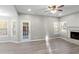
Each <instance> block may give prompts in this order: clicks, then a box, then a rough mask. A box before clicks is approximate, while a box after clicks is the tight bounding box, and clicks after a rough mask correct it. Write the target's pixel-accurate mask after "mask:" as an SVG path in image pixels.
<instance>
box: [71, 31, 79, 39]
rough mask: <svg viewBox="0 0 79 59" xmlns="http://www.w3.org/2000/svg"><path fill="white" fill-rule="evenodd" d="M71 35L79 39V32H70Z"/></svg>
mask: <svg viewBox="0 0 79 59" xmlns="http://www.w3.org/2000/svg"><path fill="white" fill-rule="evenodd" d="M70 37H71V38H72V39H76V40H79V32H73V31H72V32H70Z"/></svg>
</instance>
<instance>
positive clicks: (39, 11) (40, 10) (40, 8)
mask: <svg viewBox="0 0 79 59" xmlns="http://www.w3.org/2000/svg"><path fill="white" fill-rule="evenodd" d="M29 8H30V9H31V10H32V11H30V12H29V11H27V10H28V9H29ZM16 9H17V12H18V13H20V14H32V15H45V16H54V17H61V16H65V15H69V14H72V13H77V12H79V5H65V6H64V7H62V8H61V9H62V10H63V11H62V12H57V13H56V14H52V13H51V12H50V11H48V6H47V5H16Z"/></svg>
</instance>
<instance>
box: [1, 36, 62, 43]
mask: <svg viewBox="0 0 79 59" xmlns="http://www.w3.org/2000/svg"><path fill="white" fill-rule="evenodd" d="M56 38H61V37H53V38H49V40H51V39H56ZM41 40H45V39H34V40H26V41H25V40H24V41H23V40H22V41H0V43H6V42H12V43H23V42H33V41H41Z"/></svg>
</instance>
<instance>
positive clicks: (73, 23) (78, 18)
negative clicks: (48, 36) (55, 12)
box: [60, 13, 79, 45]
mask: <svg viewBox="0 0 79 59" xmlns="http://www.w3.org/2000/svg"><path fill="white" fill-rule="evenodd" d="M60 22H66V28H65V29H64V31H62V29H61V28H60V30H61V31H60V33H61V37H63V36H64V37H68V39H65V40H67V41H69V42H72V43H75V44H78V45H79V40H74V39H70V31H79V13H76V14H72V15H68V16H64V17H62V18H61V19H60ZM63 33H64V34H63ZM66 34H67V35H66Z"/></svg>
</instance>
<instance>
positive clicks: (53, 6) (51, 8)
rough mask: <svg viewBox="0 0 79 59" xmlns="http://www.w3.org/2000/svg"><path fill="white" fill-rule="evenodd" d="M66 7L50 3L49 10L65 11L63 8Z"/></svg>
mask: <svg viewBox="0 0 79 59" xmlns="http://www.w3.org/2000/svg"><path fill="white" fill-rule="evenodd" d="M62 7H64V5H49V6H48V10H50V11H51V12H52V13H56V12H57V11H63V10H62V9H61V8H62Z"/></svg>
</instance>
